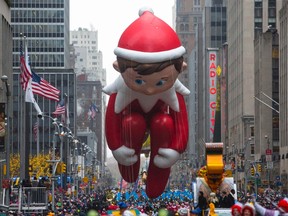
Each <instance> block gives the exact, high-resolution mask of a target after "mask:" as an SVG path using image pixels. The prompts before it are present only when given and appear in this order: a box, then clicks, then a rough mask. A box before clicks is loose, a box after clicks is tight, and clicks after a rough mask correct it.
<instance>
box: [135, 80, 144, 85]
mask: <svg viewBox="0 0 288 216" xmlns="http://www.w3.org/2000/svg"><path fill="white" fill-rule="evenodd" d="M135 83H136V84H138V85H144V84H145V82H144V80H141V79H136V80H135Z"/></svg>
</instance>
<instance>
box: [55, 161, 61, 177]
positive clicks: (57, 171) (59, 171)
mask: <svg viewBox="0 0 288 216" xmlns="http://www.w3.org/2000/svg"><path fill="white" fill-rule="evenodd" d="M61 173H62V162H59V163H58V164H57V167H56V174H61Z"/></svg>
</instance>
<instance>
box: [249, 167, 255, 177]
mask: <svg viewBox="0 0 288 216" xmlns="http://www.w3.org/2000/svg"><path fill="white" fill-rule="evenodd" d="M250 170H251V176H254V175H255V170H254V167H251V169H250Z"/></svg>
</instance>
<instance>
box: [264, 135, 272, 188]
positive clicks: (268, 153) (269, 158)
mask: <svg viewBox="0 0 288 216" xmlns="http://www.w3.org/2000/svg"><path fill="white" fill-rule="evenodd" d="M265 139H266V141H267V149H266V152H265V154H266V162H267V165H268V164H269V166H267V177H268V188H270V169H271V168H272V167H273V161H272V149H270V139H269V137H268V135H265Z"/></svg>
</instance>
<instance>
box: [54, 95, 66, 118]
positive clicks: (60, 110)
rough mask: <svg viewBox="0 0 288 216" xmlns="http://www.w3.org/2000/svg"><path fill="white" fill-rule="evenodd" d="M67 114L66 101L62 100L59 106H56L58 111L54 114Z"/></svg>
mask: <svg viewBox="0 0 288 216" xmlns="http://www.w3.org/2000/svg"><path fill="white" fill-rule="evenodd" d="M65 112H66V107H65V100H64V99H62V100H61V101H60V102H59V103H58V105H57V106H56V110H55V111H54V112H53V113H52V114H54V115H62V114H65Z"/></svg>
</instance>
